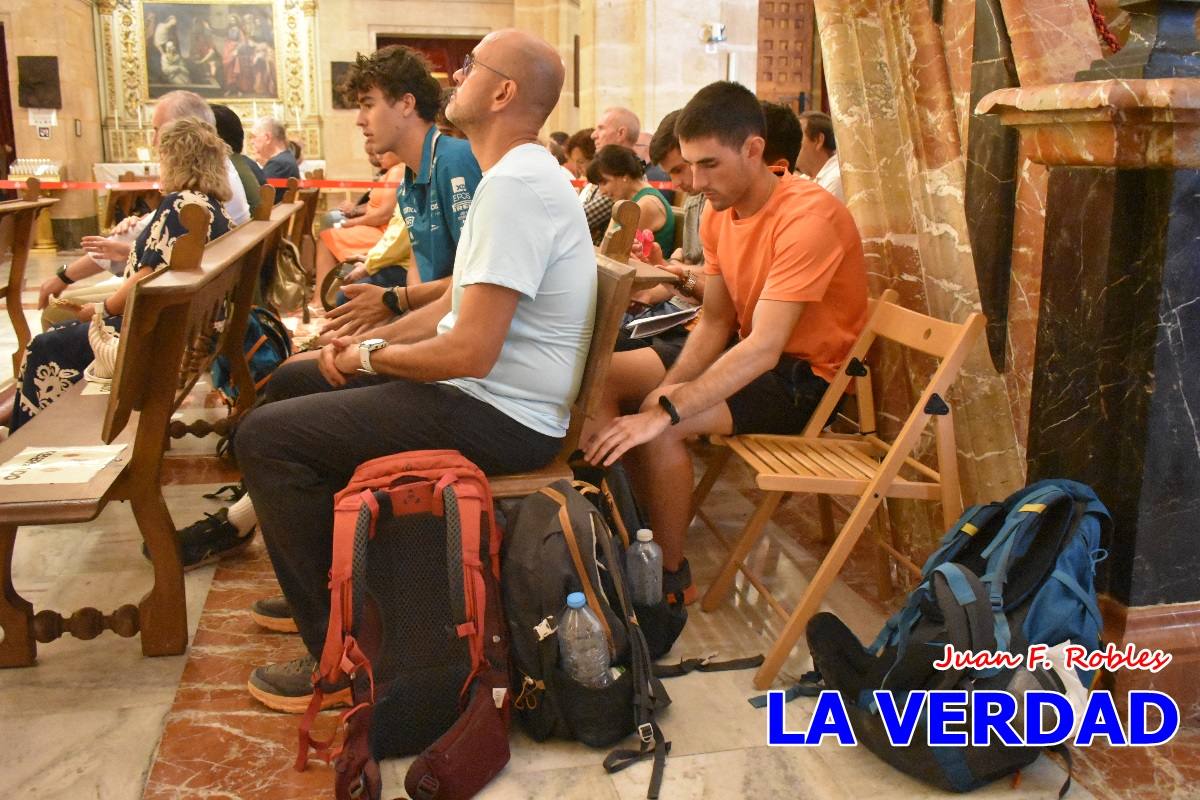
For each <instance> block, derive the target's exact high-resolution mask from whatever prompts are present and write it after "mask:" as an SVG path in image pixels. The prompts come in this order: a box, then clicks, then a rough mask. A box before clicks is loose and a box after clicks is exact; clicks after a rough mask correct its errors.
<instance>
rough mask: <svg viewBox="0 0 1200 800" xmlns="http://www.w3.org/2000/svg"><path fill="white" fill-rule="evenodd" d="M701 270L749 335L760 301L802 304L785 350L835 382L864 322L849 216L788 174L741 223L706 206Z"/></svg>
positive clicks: (863, 288) (859, 255) (862, 265)
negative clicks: (729, 301) (723, 290)
mask: <svg viewBox="0 0 1200 800" xmlns="http://www.w3.org/2000/svg"><path fill="white" fill-rule="evenodd" d="M700 241H701V242H702V243H703V245H704V272H705V274H706V275H720V276H721V278H722V279H723V280H724V281H725V285H726V287H727V288H728V289H729V294H730V296H732V298H733V305H734V308H735V309H736V310H737V320H738V332H739V334H740V335H741V337H742V338H745V337H747V336H749V335H750V330H751V327H752V325H753V321H754V307H755V306H756V305H757V304H758V301H759V300H787V301H791V302H802V303H805V304H806V305H805V307H804V312H803V313H802V314H801V315H800V319H799V320H798V321H797V322H796V327H795V329H793V330H792V335H791V336H790V337H789V338H788V341H787V344H786V345H785V346H784V348H783V351H784V353H786V354H787V355H790V356H794V357H795V358H801V359H804V360H805V361H807V362H808V363H809V364H810V365H811V366H812V370H813V372H814V373H815V374H816V375H819V376H820V377H822V378H824V379H825V380H827V381H832V380H833V377H834V375H835V374H836V373H837V370H838V368H839V367H841V364H842V362H843V361H844V360H845V358H846V355H847V353H849V352H850V348H851V347H853V346H854V342H855V340H857V339H858V335H859V334H860V333H861V332H862V329H863V327H864V326H865V325H866V324H867V267H866V261H865V259H864V258H863V249H862V240H861V238H860V237H859V234H858V227H857V226H856V225H855V224H854V218H853V217H851V216H850V212H849V211H847V210H846V207H845V206H844V205H842V204H841V203H840V202H839V201H838V200H837V199H836V198H835V197H834V196H833V195H831V194H830V193H829V192H827V191H825V190H824V189H822V188H821V187H820V186H818V185H817V184H816V183H814V182H812V181H810V180H806V179H804V178H800V177H797V176H795V175H785V176H783V177H782V178H780V179H779V184H778V185H777V186H776V187H775V191H774V192H772V193H771V197H770V199H769V200H767V204H766V205H765V206H763V207H762V208H761V209H759V210H758V212H757V213H755V214H753V215H751V216H749V217H747V218H745V219H738V218H737V217H736V215H735V213H734V210H733V209H732V208H727V209H725V210H724V211H714V210H713V208H712V206H706V207H705V209H704V215H703V217H702V219H701V221H700Z"/></svg>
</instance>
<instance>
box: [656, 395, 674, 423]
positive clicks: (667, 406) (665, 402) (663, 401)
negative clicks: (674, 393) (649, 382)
mask: <svg viewBox="0 0 1200 800" xmlns="http://www.w3.org/2000/svg"><path fill="white" fill-rule="evenodd" d="M658 404H659V405H660V406H662V407H663V410H664V411H666V412H667V416H668V417H670V418H671V424H672V425H678V424H679V411H677V410H676V408H675V404H674V403H672V402H671V398H669V397H667V396H666V395H665V394H661V395H659V396H658Z"/></svg>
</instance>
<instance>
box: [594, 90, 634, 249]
mask: <svg viewBox="0 0 1200 800" xmlns="http://www.w3.org/2000/svg"><path fill="white" fill-rule="evenodd" d="M640 130H641V123H640V122H639V121H638V116H637V114H635V113H633V112H632V111H630V110H629V109H628V108H622V107H621V106H614V107H613V108H606V109H605V110H604V113H603V114H601V115H600V119H598V120H596V127H595V128H593V129H592V142H593V143H594V145H595V149H596V151H599V150H600V149H601V148H603V147H607V146H608V145H610V144H615V145H620V146H621V147H624V148H627V149H629V150H630V151H632V150H633V148H634V147H635V146H636V145H637V142H638V134H639V133H640ZM593 157H594V154H593ZM583 174H584V175H585V176H586V175H587V172H586V171H585V172H584V173H583ZM593 185H594V184H591V183H589V186H593ZM579 202H581V203H583V211H584V213H585V214H587V221H588V228H590V229H591V231H592V244H595V245H597V246H599V244H600V242H601V241H603V239H604V232H605V231H607V230H608V223H609V222H611V221H612V209H613V201H612V198H611V197H609V196H608V195H606V194H604V193H603V192H601V191H598V190H593V191H590V192H589V191H588V187H586V186H585V187H584V189H583V191H582V192H580V193H579Z"/></svg>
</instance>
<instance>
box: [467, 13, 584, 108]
mask: <svg viewBox="0 0 1200 800" xmlns="http://www.w3.org/2000/svg"><path fill="white" fill-rule="evenodd" d="M475 52H476V54H477V55H478V56H479V58H480V60H482V61H483V62H484V63H486V64H487V65H488V66H490V67H494V68H495V69H497V70H499V71H500V72H502V73H504V74H506V75H508V76H509V77H510V78H512V79H513V80H515V81H516V83H517V99H516V104H517V109H515V110H517V111H519V112H520V113H527V114H529V115H530V116H532V117H534V118H536V119H537V120H538V125H539V126H540V125H541V124H542V123H544V122H545V121H546V118H547V117H549V116H550V112H551V111H553V110H554V107H555V106H556V105H558V99H559V96H560V95H561V94H562V87H563V81H564V80H565V79H566V70H565V69H564V68H563V62H562V58H561V57H560V56H559V54H558V51H557V50H555V49H554V48H553V47H552V46H550V44H549V43H548V42H546V41H545V40H543V39H542V38H540V37H538V36H535V35H533V34H532V33H527V32H526V31H521V30H517V29H516V28H507V29H505V30H499V31H495V32H494V33H490V34H488V35H487V36H486V37H485V38H484V39H483V41H482V42H480V43H479V47H477V48H476V49H475Z"/></svg>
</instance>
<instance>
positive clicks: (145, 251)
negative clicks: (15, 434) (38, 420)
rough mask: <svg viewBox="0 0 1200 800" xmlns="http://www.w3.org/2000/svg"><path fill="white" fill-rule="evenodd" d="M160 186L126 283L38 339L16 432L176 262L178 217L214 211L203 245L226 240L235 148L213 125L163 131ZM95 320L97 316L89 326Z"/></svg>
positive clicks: (30, 352) (196, 123) (25, 374)
mask: <svg viewBox="0 0 1200 800" xmlns="http://www.w3.org/2000/svg"><path fill="white" fill-rule="evenodd" d="M158 153H159V160H160V171H161V175H160V176H159V183H160V184H161V186H162V191H163V199H162V202H161V203H160V204H159V206H158V209H157V210H156V211H155V212H154V214H153V216H152V218H151V220H150V224H148V225H147V226H146V227H145V228H144V229H143V230H142V232H141V234H140V235H139V236H138V238H137V241H136V242H135V243H134V246H133V249H132V250H131V251H130V254H129V259H128V261H127V262H126V266H125V280H124V282H123V283H122V284H121V287H120V288H119V289H118V290H117V291H116V293H115V294H113V295H112V296H111V297H109V298H108V299H106V300H104V301H102V302H100V303H96V304H95V305H91V306H87V307H86V309H87V310H86V311H85V312H84V313H81V315H80V317H81V321H77V322H72V323H68V324H67V325H64V326H63V327H60V328H53V329H51V330H49V331H47V332H46V333H42V334H39V335H37V336H35V337H34V338H33V340H32V341H31V342H30V343H29V346H28V347H27V348H26V350H25V360H24V362H23V363H22V364H21V371H20V374H19V375H18V377H17V383H18V384H19V386H20V388H19V390H18V397H17V403H16V406H15V408H14V409H13V418H12V429H13V430H14V431H16V430H17V429H19V428H20V427H21V426H22V425H24V424H25V423H27V422H28V421H29V420H30V419H32V418H33V417H34V416H35V415H36V414H38V413H39V412H40V411H41V410H42V409H44V408H46V407H47V406H48V405H50V404H51V403H52V402H54V401H55V400H56V399H57V398H58V397H59V396H61V395H62V394H63V393H64V392H66V391H67V390H68V389H69V388H70V387H71V385H72V384H74V383H76V382H78V381H79V379H80V378H82V377H83V372H84V369H85V368H86V367H87V366H88V364H89V363H91V361H92V359H93V356H94V354H93V352H92V345H91V342H90V341H89V336H88V333H89V329H90V328H92V327H96V326H98V325H99V324H100V322H101V320H102V321H103V324H105V325H108V326H110V327H112V328H114V329H116V330H120V327H121V315H122V313H123V312H124V311H125V303H126V302H127V301H128V299H129V293H130V291H132V289H133V285H134V284H135V283H136V282H137V281H139V280H141V279H142V278H144V277H145V276H147V275H149V274H150V273H151V272H153V271H155V270H156V269H159V268H161V267H163V266H165V265H166V264H168V263H169V262H170V260H171V250H172V249H173V248H174V246H175V241H176V240H177V239H178V238H179V237H180V236H181V235H183V234H184V233H186V229H185V228H184V227H183V223H182V220H181V218H180V211H181V210H182V209H183V206H184V205H185V204H189V203H197V204H199V205H201V206H203V207H204V208H206V209H207V210H208V213H209V224H208V229H207V231H205V240H206V241H207V240H210V239H215V238H217V237H218V236H222V235H224V234H225V233H226V232H227V231H228V230H229V229H230V228H232V227H233V222H232V221H231V220H230V219H229V216H228V215H227V214H226V212H225V207H224V206H223V205H222V203H223V202H224V201H226V200H228V199H229V197H230V194H231V190H230V187H229V178H228V176H227V173H226V170H225V164H226V163H228V157H229V146H228V145H226V144H225V143H224V142H223V141H221V139H220V137H218V136H217V131H216V129H215V128H213V126H212V125H210V124H209V123H207V122H201V121H200V120H198V119H195V118H193V117H185V118H183V119H178V120H176V121H174V122H172V123H170V124H168V125H166V126H165V127H163V128H162V129H161V131H159V132H158ZM93 314H95V315H98V318H97V319H96V320H95V321H94V322H92V323H90V324H89V323H88V322H87V320H88V319H90V318H91V317H92V316H93Z"/></svg>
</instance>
